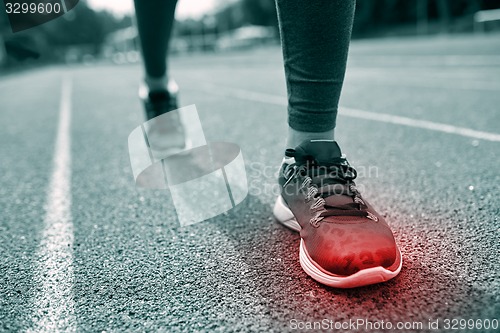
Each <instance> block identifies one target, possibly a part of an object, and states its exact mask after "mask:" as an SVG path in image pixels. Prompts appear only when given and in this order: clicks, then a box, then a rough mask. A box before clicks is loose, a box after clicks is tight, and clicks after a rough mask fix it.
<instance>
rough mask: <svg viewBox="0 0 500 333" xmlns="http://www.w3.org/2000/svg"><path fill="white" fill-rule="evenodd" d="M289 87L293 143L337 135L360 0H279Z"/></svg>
mask: <svg viewBox="0 0 500 333" xmlns="http://www.w3.org/2000/svg"><path fill="white" fill-rule="evenodd" d="M276 4H277V8H278V18H279V22H280V32H281V42H282V47H283V58H284V63H285V74H286V83H287V89H288V124H289V134H288V140H287V147H290V148H294V147H295V146H297V145H299V144H300V143H301V142H302V141H304V140H307V139H331V140H333V131H334V128H335V122H336V116H337V108H338V103H339V98H340V92H341V89H342V84H343V81H344V74H345V69H346V62H347V53H348V49H349V41H350V38H351V29H352V23H353V18H354V8H355V1H354V0H315V1H308V2H304V1H302V0H276Z"/></svg>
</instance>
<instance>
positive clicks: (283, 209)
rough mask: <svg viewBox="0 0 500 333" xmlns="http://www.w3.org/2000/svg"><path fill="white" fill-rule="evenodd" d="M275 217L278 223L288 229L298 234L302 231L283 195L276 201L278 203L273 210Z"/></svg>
mask: <svg viewBox="0 0 500 333" xmlns="http://www.w3.org/2000/svg"><path fill="white" fill-rule="evenodd" d="M273 215H274V218H275V219H276V221H278V222H279V223H281V224H283V225H284V226H285V227H287V228H290V229H292V230H294V231H298V232H300V230H301V229H302V228H301V227H300V224H299V223H298V222H297V220H296V219H295V216H294V215H293V213H292V211H291V210H290V208H288V205H287V204H286V202H285V200H283V197H282V196H281V195H280V196H279V197H278V198H277V199H276V203H275V204H274V208H273Z"/></svg>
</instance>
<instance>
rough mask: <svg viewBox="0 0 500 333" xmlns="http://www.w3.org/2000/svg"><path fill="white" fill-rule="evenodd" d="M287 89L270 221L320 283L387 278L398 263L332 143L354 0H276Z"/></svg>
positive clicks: (381, 224) (344, 284) (380, 220)
mask: <svg viewBox="0 0 500 333" xmlns="http://www.w3.org/2000/svg"><path fill="white" fill-rule="evenodd" d="M276 1H277V5H278V14H279V18H280V28H281V39H282V44H283V55H284V61H285V73H286V81H287V87H288V112H289V113H288V123H289V137H288V142H287V145H288V149H287V150H286V152H285V156H286V158H285V159H284V161H283V165H282V167H281V172H280V177H279V183H280V185H281V195H280V196H279V197H278V200H277V201H276V204H275V206H274V210H273V213H274V216H275V218H276V219H277V220H278V221H279V222H281V223H282V224H283V225H285V226H287V227H289V228H292V229H293V230H296V231H299V232H300V237H301V242H300V249H299V260H300V264H301V266H302V268H303V269H304V271H305V272H306V273H307V274H309V276H311V277H312V278H313V279H315V280H317V281H318V282H320V283H323V284H326V285H328V286H332V287H338V288H351V287H359V286H364V285H368V284H373V283H378V282H383V281H387V280H389V279H392V278H393V277H395V276H396V275H398V273H399V271H400V270H401V265H402V258H401V252H400V251H399V249H398V247H397V244H396V242H395V240H394V236H393V235H392V232H391V229H390V228H389V226H388V224H387V223H386V222H385V220H384V217H383V216H381V215H380V214H378V213H377V212H376V211H375V209H374V208H373V207H372V206H371V205H370V204H369V203H368V202H367V201H366V200H365V199H364V198H363V197H362V196H361V193H360V191H359V190H358V189H357V188H356V184H355V183H354V179H355V178H356V174H357V173H356V170H354V168H353V167H351V166H350V165H349V163H348V161H347V159H346V158H345V156H344V155H343V154H342V152H341V150H340V147H339V145H338V144H337V143H336V142H335V141H334V135H333V134H334V133H333V129H334V128H335V120H336V116H337V106H338V102H339V97H340V92H341V89H342V83H343V80H344V73H345V68H346V61H347V51H348V47H349V40H350V35H351V27H352V21H353V14H354V0H314V1H303V0H276Z"/></svg>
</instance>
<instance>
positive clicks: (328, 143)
mask: <svg viewBox="0 0 500 333" xmlns="http://www.w3.org/2000/svg"><path fill="white" fill-rule="evenodd" d="M295 151H300V152H302V153H304V154H305V155H311V156H313V157H314V159H315V160H316V161H317V162H318V163H319V164H322V163H328V162H331V161H332V159H334V158H339V157H342V152H341V150H340V147H339V145H338V144H337V142H336V141H333V140H306V141H304V142H302V143H301V144H300V145H299V146H298V147H297V148H295Z"/></svg>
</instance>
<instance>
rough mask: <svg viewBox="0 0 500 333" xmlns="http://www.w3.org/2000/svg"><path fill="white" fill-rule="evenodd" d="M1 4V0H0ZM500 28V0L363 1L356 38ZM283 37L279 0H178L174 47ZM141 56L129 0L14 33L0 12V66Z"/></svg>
mask: <svg viewBox="0 0 500 333" xmlns="http://www.w3.org/2000/svg"><path fill="white" fill-rule="evenodd" d="M0 6H3V3H2V4H0ZM498 32H500V0H358V1H357V10H356V18H355V24H354V31H353V39H360V38H363V39H367V38H380V37H398V36H425V35H456V34H471V35H472V34H477V35H484V34H492V33H498ZM277 44H279V33H278V26H277V18H276V9H275V4H274V0H210V1H204V2H202V3H201V4H200V2H199V1H196V0H180V1H179V3H178V10H177V24H176V26H175V31H174V35H173V40H172V43H171V52H172V53H173V54H185V53H202V52H228V51H232V50H242V49H249V48H257V47H262V46H266V45H277ZM139 60H140V54H139V49H138V42H137V32H136V29H135V26H134V18H133V3H132V1H98V0H82V1H80V2H79V4H78V6H76V8H75V9H73V10H72V11H70V12H68V13H67V14H65V15H63V16H62V17H60V18H58V19H55V20H53V21H51V22H48V23H46V24H42V25H40V26H37V27H34V28H31V29H28V30H26V31H23V32H19V33H15V34H14V33H12V31H11V29H10V27H9V21H8V18H7V15H6V14H5V10H4V8H2V10H1V14H0V69H1V70H2V71H3V72H4V73H5V72H6V71H15V70H19V69H22V68H31V67H34V66H43V65H47V64H54V63H84V64H91V63H95V62H112V63H115V64H126V63H135V62H138V61H139Z"/></svg>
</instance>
